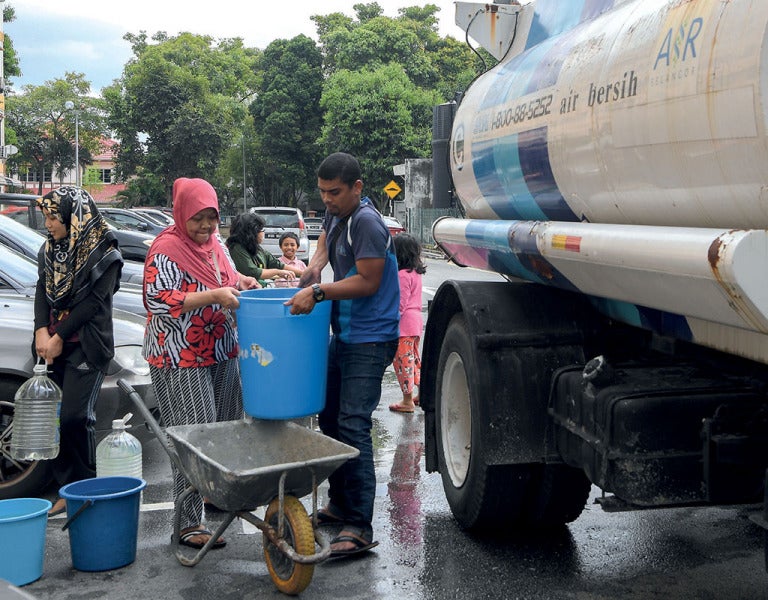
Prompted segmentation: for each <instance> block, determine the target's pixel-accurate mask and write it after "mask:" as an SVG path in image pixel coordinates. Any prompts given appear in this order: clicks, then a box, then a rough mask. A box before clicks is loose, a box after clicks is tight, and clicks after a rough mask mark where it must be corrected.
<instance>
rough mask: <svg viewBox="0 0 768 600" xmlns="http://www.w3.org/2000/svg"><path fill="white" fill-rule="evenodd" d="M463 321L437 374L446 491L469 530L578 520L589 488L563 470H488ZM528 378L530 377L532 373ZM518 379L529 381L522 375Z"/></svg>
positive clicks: (452, 328) (575, 472) (457, 322)
mask: <svg viewBox="0 0 768 600" xmlns="http://www.w3.org/2000/svg"><path fill="white" fill-rule="evenodd" d="M472 339H473V338H472V336H471V334H470V332H469V328H468V327H467V323H466V321H465V319H464V317H463V315H461V314H457V315H455V316H454V317H453V318H452V319H451V321H450V323H449V324H448V327H447V329H446V333H445V337H444V339H443V344H442V349H441V352H440V358H439V362H438V368H437V382H436V383H437V393H436V394H435V398H436V404H435V420H436V426H437V453H438V461H439V468H440V474H441V477H442V481H443V489H444V490H445V495H446V498H447V500H448V504H449V506H450V508H451V511H452V513H453V515H454V517H455V518H456V520H457V521H458V522H459V525H461V527H463V528H464V529H471V530H476V531H484V530H488V531H491V530H493V531H502V530H513V529H516V528H523V527H551V526H557V525H562V524H564V523H568V522H570V521H573V520H574V519H575V518H577V517H578V516H579V515H580V514H581V511H582V510H583V508H584V504H585V502H586V499H587V496H588V495H589V490H590V482H589V480H588V479H587V477H586V475H585V474H584V472H583V471H581V470H580V469H575V468H573V467H569V466H567V465H562V464H543V463H526V464H507V465H494V464H490V465H489V464H488V462H489V460H488V456H489V454H490V453H491V452H492V450H493V449H492V448H490V447H488V446H487V443H488V442H487V440H486V439H484V436H483V435H482V433H481V427H480V424H481V421H480V409H479V398H480V396H479V392H478V390H479V389H480V382H478V381H477V377H476V375H475V374H476V373H478V372H479V370H478V367H477V357H476V355H475V350H474V345H473V343H472ZM527 375H528V376H530V373H529V374H527ZM520 376H526V374H525V373H520Z"/></svg>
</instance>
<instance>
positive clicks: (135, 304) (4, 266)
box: [0, 244, 147, 318]
mask: <svg viewBox="0 0 768 600" xmlns="http://www.w3.org/2000/svg"><path fill="white" fill-rule="evenodd" d="M37 277H38V273H37V259H33V258H29V257H28V256H25V255H24V254H21V253H19V252H16V251H15V250H12V249H10V248H9V247H8V246H5V245H3V244H0V292H3V293H8V292H13V293H16V294H19V295H21V296H28V297H30V298H34V297H35V288H36V287H37ZM112 303H113V305H114V307H115V308H117V309H120V310H124V311H126V312H130V313H133V314H134V315H137V316H139V317H144V318H146V316H147V309H146V308H145V307H144V299H143V296H142V290H141V286H140V285H138V284H135V283H125V284H124V283H121V284H120V289H119V290H118V291H117V293H115V295H114V298H113V301H112Z"/></svg>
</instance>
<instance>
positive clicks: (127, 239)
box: [0, 193, 155, 263]
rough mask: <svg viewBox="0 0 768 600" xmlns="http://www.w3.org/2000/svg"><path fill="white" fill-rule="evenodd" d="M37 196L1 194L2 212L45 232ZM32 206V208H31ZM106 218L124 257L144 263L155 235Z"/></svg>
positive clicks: (0, 208)
mask: <svg viewBox="0 0 768 600" xmlns="http://www.w3.org/2000/svg"><path fill="white" fill-rule="evenodd" d="M37 198H38V196H33V195H30V194H6V193H3V194H0V214H4V215H5V216H7V217H10V218H11V219H13V220H14V221H18V222H19V223H21V224H22V225H26V226H27V227H31V228H32V229H34V230H36V231H39V232H41V233H43V234H45V233H46V231H45V222H44V219H43V217H42V213H41V212H40V211H39V210H37V209H36V207H37V205H36V203H35V200H36V199H37ZM30 207H31V208H32V210H29V209H30ZM99 212H101V208H99ZM105 220H106V221H107V224H108V225H109V226H110V227H111V228H112V230H113V231H114V232H115V237H116V238H117V243H118V244H119V246H120V252H121V253H122V255H123V258H124V259H125V260H126V261H128V260H133V261H138V262H142V263H143V262H144V259H145V258H146V257H147V251H148V250H149V247H150V246H151V245H152V240H154V239H155V236H154V235H152V234H149V233H144V232H141V231H136V230H133V229H128V228H126V227H125V226H124V225H119V224H117V223H115V222H114V221H113V220H111V219H110V218H108V217H107V218H105Z"/></svg>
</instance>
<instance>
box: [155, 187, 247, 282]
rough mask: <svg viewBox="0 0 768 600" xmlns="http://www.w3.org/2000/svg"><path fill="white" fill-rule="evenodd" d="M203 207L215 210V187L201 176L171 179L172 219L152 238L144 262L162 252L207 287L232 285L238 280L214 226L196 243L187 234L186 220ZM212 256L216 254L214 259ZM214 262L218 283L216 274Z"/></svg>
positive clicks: (216, 208)
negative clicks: (205, 238)
mask: <svg viewBox="0 0 768 600" xmlns="http://www.w3.org/2000/svg"><path fill="white" fill-rule="evenodd" d="M206 208H213V209H214V210H215V211H216V213H217V214H218V212H219V200H218V198H217V197H216V190H214V189H213V186H212V185H211V184H210V183H208V182H207V181H205V179H188V178H186V177H180V178H179V179H177V180H176V181H174V182H173V220H174V222H175V223H174V224H173V225H169V226H168V227H166V228H165V229H164V230H163V231H161V232H160V234H159V235H158V236H157V237H156V238H155V241H154V242H153V243H152V247H151V248H150V249H149V252H148V253H147V260H146V262H145V264H146V265H149V264H150V263H151V262H152V259H153V257H154V255H155V254H164V255H165V256H167V257H168V258H170V259H171V260H172V261H173V262H175V263H176V264H177V265H179V267H180V268H181V269H182V270H184V271H186V272H187V273H189V274H190V275H192V276H193V277H194V278H195V279H197V280H198V281H200V282H202V283H203V284H205V286H206V287H207V288H209V289H216V288H219V287H222V286H224V287H226V286H231V287H236V286H237V282H238V280H239V276H238V273H237V271H235V269H234V267H233V266H232V263H231V262H230V260H229V257H228V256H227V254H226V252H225V251H224V247H223V246H222V244H221V242H220V241H219V237H218V235H216V234H217V231H218V229H214V230H213V231H212V232H211V235H210V237H209V238H208V241H207V242H205V243H204V244H198V243H196V242H195V241H193V240H192V238H190V237H189V235H187V221H189V219H191V218H192V217H193V216H195V215H196V214H197V213H199V212H200V211H201V210H205V209H206ZM214 256H215V258H216V260H215V262H214ZM216 265H218V269H219V273H220V275H221V284H219V279H218V277H217V275H216Z"/></svg>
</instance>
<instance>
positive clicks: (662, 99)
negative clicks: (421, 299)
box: [421, 0, 768, 530]
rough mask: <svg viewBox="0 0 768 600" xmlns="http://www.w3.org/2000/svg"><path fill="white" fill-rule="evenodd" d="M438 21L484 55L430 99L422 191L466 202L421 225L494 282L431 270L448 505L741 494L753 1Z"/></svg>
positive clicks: (763, 15) (429, 417)
mask: <svg viewBox="0 0 768 600" xmlns="http://www.w3.org/2000/svg"><path fill="white" fill-rule="evenodd" d="M456 21H457V23H458V24H459V25H460V26H462V27H463V28H464V29H465V30H466V31H467V34H468V37H469V38H471V39H472V40H474V41H475V42H476V43H477V44H480V45H482V46H483V47H484V48H485V49H486V50H488V52H490V53H491V54H492V55H493V56H494V57H495V58H496V59H497V60H498V64H496V65H495V66H494V67H493V68H491V69H489V70H488V71H487V72H485V73H484V74H482V75H480V76H478V77H477V78H476V79H475V80H474V82H473V83H472V84H471V85H470V86H469V87H468V89H467V90H466V91H465V92H463V94H461V95H460V97H459V98H457V101H456V102H453V103H449V104H446V105H443V106H441V107H437V109H441V110H442V112H441V113H440V114H442V115H445V114H447V115H449V118H444V117H440V116H437V115H438V112H437V111H436V119H435V122H436V123H437V124H438V125H439V123H440V121H441V119H442V120H445V121H446V122H447V127H446V133H445V135H444V142H445V145H444V148H443V151H442V155H444V157H445V160H444V161H443V160H440V159H439V157H440V156H441V150H440V143H441V139H443V138H442V137H441V135H440V134H434V139H433V147H434V148H435V154H434V159H435V167H434V169H435V171H434V174H433V180H434V182H435V183H436V184H437V186H436V187H435V189H434V190H433V192H434V196H433V197H434V199H435V202H438V199H439V198H440V197H441V195H442V196H447V197H448V198H449V203H450V202H454V203H455V204H456V205H457V206H458V205H459V204H460V207H461V210H462V211H463V218H452V217H451V218H442V219H439V220H438V221H436V222H435V224H434V226H433V230H432V233H433V237H434V239H435V242H436V244H437V245H438V246H439V247H440V248H441V249H442V250H443V251H444V252H445V254H446V255H447V256H448V257H449V259H450V260H452V261H453V262H455V263H456V264H458V265H461V266H468V267H474V268H476V269H485V270H489V271H493V272H496V273H499V274H501V275H502V276H503V277H504V278H505V279H506V281H500V282H472V281H461V282H460V281H446V282H444V283H443V284H442V285H441V286H440V288H439V289H438V291H437V292H436V294H435V297H434V299H433V301H432V302H431V307H430V311H429V316H428V319H427V324H426V330H425V335H424V341H423V365H422V382H421V383H422V389H421V402H422V406H423V407H424V409H425V411H426V427H425V429H426V441H425V442H426V460H427V469H428V470H429V471H432V472H435V471H437V472H439V473H440V474H441V478H442V482H443V487H444V490H445V494H446V496H447V500H448V503H449V505H450V508H451V510H452V512H453V514H454V516H455V518H456V519H457V521H458V522H459V524H460V525H461V526H462V527H464V528H466V529H470V530H483V529H485V530H488V529H493V530H499V528H505V529H509V528H512V529H514V528H517V527H526V528H530V527H532V526H555V525H559V524H563V523H566V522H569V521H572V520H574V519H576V518H577V517H578V516H579V514H580V513H581V512H582V510H583V508H584V506H585V503H586V500H587V499H588V497H589V493H590V490H591V486H592V485H593V484H594V485H596V486H597V487H599V488H600V489H602V491H603V494H602V495H601V496H600V497H599V498H598V500H599V502H600V503H601V504H602V505H603V507H604V508H605V509H611V510H621V509H637V508H656V507H671V506H692V505H714V504H742V503H759V502H762V501H763V493H764V482H765V473H766V466H767V465H768V398H767V396H766V389H767V384H768V130H767V129H766V128H767V127H768V2H765V0H730V1H721V0H534V1H532V2H530V3H528V4H523V5H519V4H517V3H516V2H507V3H503V4H502V3H493V4H490V3H489V4H474V3H463V2H459V3H457V4H456ZM441 168H444V169H445V177H441V176H440V170H441ZM441 182H448V184H449V185H446V186H443V187H444V188H445V189H442V188H440V186H441V185H442V184H441ZM438 188H440V189H438ZM449 189H450V191H451V192H452V194H453V198H455V200H454V199H452V195H451V193H448V191H449ZM758 512H759V511H758Z"/></svg>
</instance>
